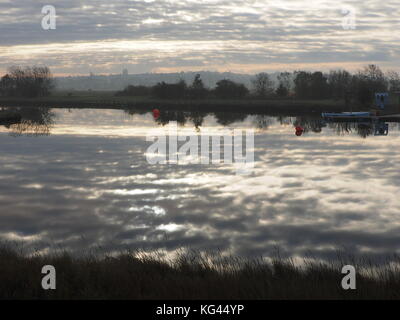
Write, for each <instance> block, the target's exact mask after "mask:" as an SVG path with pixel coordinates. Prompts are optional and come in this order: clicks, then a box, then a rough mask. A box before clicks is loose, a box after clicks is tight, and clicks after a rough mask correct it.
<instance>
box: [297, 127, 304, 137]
mask: <svg viewBox="0 0 400 320" xmlns="http://www.w3.org/2000/svg"><path fill="white" fill-rule="evenodd" d="M303 132H304V129H303V128H302V127H300V126H297V127H296V136H298V137H299V136H301V135H302V134H303Z"/></svg>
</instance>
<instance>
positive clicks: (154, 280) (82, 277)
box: [0, 245, 400, 300]
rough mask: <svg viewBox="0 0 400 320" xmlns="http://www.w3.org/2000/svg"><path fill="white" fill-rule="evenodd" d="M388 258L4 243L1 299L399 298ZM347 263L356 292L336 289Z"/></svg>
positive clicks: (399, 277)
mask: <svg viewBox="0 0 400 320" xmlns="http://www.w3.org/2000/svg"><path fill="white" fill-rule="evenodd" d="M396 259H398V258H396ZM390 261H392V262H391V263H389V262H387V263H383V264H382V263H380V264H374V263H372V262H371V261H370V260H368V259H365V258H357V259H356V258H354V257H348V256H345V255H338V258H337V259H335V260H333V261H330V262H318V261H315V260H313V259H305V260H303V263H302V264H301V265H298V264H296V263H294V261H293V260H291V259H283V258H281V257H280V256H279V255H277V256H275V257H274V258H272V259H271V260H269V261H266V260H265V259H262V258H254V259H247V258H241V257H237V256H224V255H223V254H221V253H218V252H217V253H204V252H198V251H191V250H189V251H187V250H181V251H180V252H178V253H177V255H176V256H175V257H174V258H172V259H167V258H165V257H164V256H162V255H161V254H157V253H153V254H146V253H144V252H141V251H131V252H124V253H120V254H117V255H113V256H111V255H97V254H93V253H92V254H85V255H83V256H79V257H77V256H73V255H71V254H69V253H68V252H66V251H60V252H57V253H52V254H47V255H42V254H30V255H27V254H24V252H23V250H22V249H20V248H17V247H10V246H5V245H3V246H0V299H162V300H164V299H398V298H399V297H400V272H399V265H398V264H397V263H396V262H393V261H395V260H393V258H391V259H390ZM397 261H398V262H399V259H398V260H397ZM49 264H50V265H53V266H55V268H56V271H57V277H56V279H57V289H56V290H43V289H42V287H41V280H42V277H43V276H44V275H42V274H41V268H42V267H43V266H44V265H49ZM345 264H352V265H354V266H355V267H356V270H357V272H358V273H357V289H356V290H343V289H342V287H341V280H342V277H343V276H344V275H342V274H341V268H342V266H343V265H345Z"/></svg>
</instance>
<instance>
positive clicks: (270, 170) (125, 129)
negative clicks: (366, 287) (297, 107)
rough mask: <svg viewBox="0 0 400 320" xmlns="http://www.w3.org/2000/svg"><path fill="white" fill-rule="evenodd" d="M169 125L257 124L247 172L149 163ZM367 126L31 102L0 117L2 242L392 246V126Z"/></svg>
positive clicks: (395, 190)
mask: <svg viewBox="0 0 400 320" xmlns="http://www.w3.org/2000/svg"><path fill="white" fill-rule="evenodd" d="M169 120H177V121H178V122H179V124H180V125H179V129H178V130H179V132H180V133H181V134H187V135H189V134H190V135H197V134H200V133H201V132H203V133H204V132H208V131H209V130H214V129H221V128H224V127H225V128H254V129H255V165H254V170H253V171H252V173H251V174H249V175H238V174H236V171H235V168H234V167H233V166H232V165H229V164H219V165H217V164H213V165H204V164H190V165H173V164H166V165H160V164H158V165H151V164H149V163H148V162H147V161H146V157H145V152H146V149H147V148H148V147H149V145H150V144H151V142H148V141H146V134H147V133H148V132H149V130H153V129H154V128H164V127H163V125H162V124H164V125H165V124H166V123H168V121H169ZM296 124H301V125H302V126H303V127H305V128H306V132H305V133H304V134H303V135H302V136H300V137H297V136H296V135H295V134H294V132H295V131H294V125H296ZM368 130H369V129H365V128H361V129H360V128H358V129H357V127H354V126H353V127H352V126H351V125H348V126H347V127H346V126H338V125H327V126H321V124H320V120H318V119H312V118H310V119H306V118H302V119H300V118H293V117H283V116H282V117H268V116H245V115H230V114H217V115H211V114H209V115H202V114H189V113H185V114H182V113H170V114H168V115H164V116H162V117H161V119H158V121H155V120H154V118H153V115H152V114H151V113H142V114H138V113H134V112H131V114H129V113H127V112H124V111H122V110H88V109H80V110H76V109H75V110H67V109H53V110H41V111H32V112H29V113H27V115H25V119H24V120H23V123H20V124H12V125H8V126H0V146H1V147H0V148H1V154H0V239H3V240H12V241H14V240H16V241H23V242H26V243H27V244H28V246H30V247H32V248H38V249H41V250H46V249H48V248H55V247H62V248H66V249H70V250H73V251H79V250H82V249H89V248H99V247H100V248H101V249H104V250H120V249H125V248H144V249H163V250H167V251H172V250H174V249H176V248H180V247H182V246H188V247H190V248H194V249H220V250H227V251H230V252H233V253H236V254H240V255H246V256H253V255H270V254H271V253H272V252H273V251H274V250H275V249H276V247H279V248H280V250H281V252H282V253H283V254H288V255H291V256H304V255H307V254H313V255H315V256H317V257H318V258H321V259H324V258H327V257H329V256H331V255H334V254H335V250H336V249H337V248H338V247H342V246H344V247H345V248H346V249H347V250H350V251H351V252H354V253H369V254H371V255H376V256H379V255H382V254H387V253H395V252H399V244H400V200H399V194H400V187H399V178H400V157H399V155H400V151H399V145H400V135H399V131H398V126H397V124H390V131H389V135H388V136H374V135H368V134H369V133H371V132H370V131H368ZM366 135H367V137H365V136H366Z"/></svg>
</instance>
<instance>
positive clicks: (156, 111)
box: [153, 109, 160, 119]
mask: <svg viewBox="0 0 400 320" xmlns="http://www.w3.org/2000/svg"><path fill="white" fill-rule="evenodd" d="M153 117H154V119H157V118H158V117H160V110H158V109H153Z"/></svg>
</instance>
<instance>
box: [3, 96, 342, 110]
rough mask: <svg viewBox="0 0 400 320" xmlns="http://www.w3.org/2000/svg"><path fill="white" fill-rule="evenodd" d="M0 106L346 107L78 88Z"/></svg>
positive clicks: (6, 99) (7, 101) (327, 103)
mask: <svg viewBox="0 0 400 320" xmlns="http://www.w3.org/2000/svg"><path fill="white" fill-rule="evenodd" d="M0 105H2V106H18V107H20V106H40V107H52V108H57V107H63V108H113V109H125V108H143V109H149V108H155V107H157V108H163V109H174V110H188V111H193V110H196V111H202V112H224V111H230V112H248V113H252V112H254V113H263V112H277V111H280V112H282V111H286V112H304V113H310V112H319V113H320V112H323V111H327V110H328V111H332V112H335V111H336V112H340V111H344V110H346V109H347V108H346V106H345V104H344V102H343V101H334V100H293V99H279V100H273V99H269V100H257V99H250V98H249V99H236V100H229V99H228V100H225V99H200V100H170V99H166V100H159V99H154V98H151V97H124V96H115V95H114V92H107V91H82V92H75V91H74V92H56V93H54V94H52V95H51V96H47V97H39V98H20V97H0Z"/></svg>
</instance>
